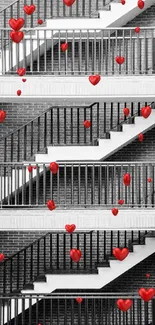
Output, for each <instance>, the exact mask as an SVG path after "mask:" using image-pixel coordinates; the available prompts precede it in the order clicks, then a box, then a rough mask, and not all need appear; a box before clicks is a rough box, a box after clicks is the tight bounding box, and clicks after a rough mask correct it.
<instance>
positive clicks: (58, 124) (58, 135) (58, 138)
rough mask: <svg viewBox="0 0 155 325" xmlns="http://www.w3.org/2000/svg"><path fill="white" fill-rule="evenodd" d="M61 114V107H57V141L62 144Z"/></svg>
mask: <svg viewBox="0 0 155 325" xmlns="http://www.w3.org/2000/svg"><path fill="white" fill-rule="evenodd" d="M59 127H60V116H59V107H57V143H58V144H60V128H59Z"/></svg>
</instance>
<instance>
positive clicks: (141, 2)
mask: <svg viewBox="0 0 155 325" xmlns="http://www.w3.org/2000/svg"><path fill="white" fill-rule="evenodd" d="M137 6H138V8H139V9H143V8H144V1H142V0H139V1H138V2H137Z"/></svg>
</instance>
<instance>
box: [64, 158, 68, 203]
mask: <svg viewBox="0 0 155 325" xmlns="http://www.w3.org/2000/svg"><path fill="white" fill-rule="evenodd" d="M64 206H65V207H66V206H67V166H66V164H64Z"/></svg>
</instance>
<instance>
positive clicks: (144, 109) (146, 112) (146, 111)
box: [141, 106, 152, 118]
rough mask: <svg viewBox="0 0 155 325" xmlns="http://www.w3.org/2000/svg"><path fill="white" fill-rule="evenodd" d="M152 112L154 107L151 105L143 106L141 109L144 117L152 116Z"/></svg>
mask: <svg viewBox="0 0 155 325" xmlns="http://www.w3.org/2000/svg"><path fill="white" fill-rule="evenodd" d="M151 112H152V109H151V107H150V106H145V107H142V109H141V115H142V116H143V117H144V118H148V117H149V116H150V114H151Z"/></svg>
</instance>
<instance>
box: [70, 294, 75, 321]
mask: <svg viewBox="0 0 155 325" xmlns="http://www.w3.org/2000/svg"><path fill="white" fill-rule="evenodd" d="M74 323H75V319H74V299H73V298H72V299H71V324H74Z"/></svg>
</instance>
